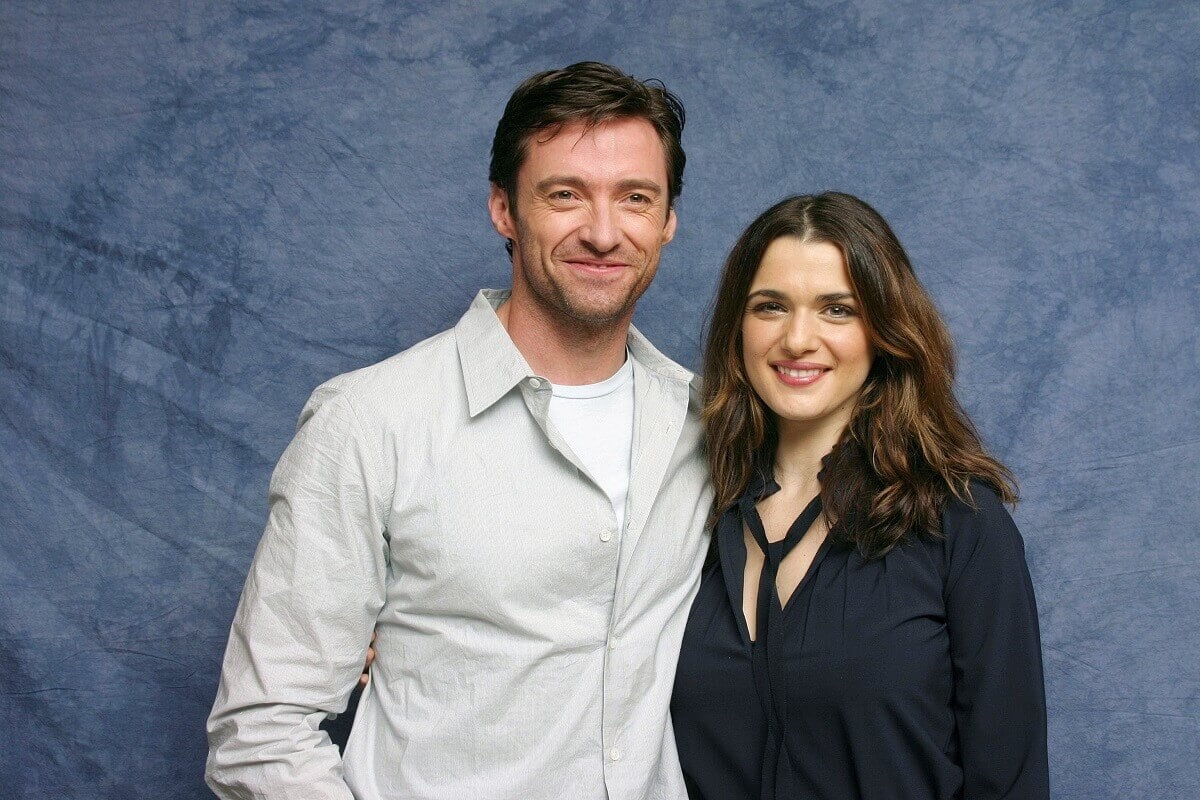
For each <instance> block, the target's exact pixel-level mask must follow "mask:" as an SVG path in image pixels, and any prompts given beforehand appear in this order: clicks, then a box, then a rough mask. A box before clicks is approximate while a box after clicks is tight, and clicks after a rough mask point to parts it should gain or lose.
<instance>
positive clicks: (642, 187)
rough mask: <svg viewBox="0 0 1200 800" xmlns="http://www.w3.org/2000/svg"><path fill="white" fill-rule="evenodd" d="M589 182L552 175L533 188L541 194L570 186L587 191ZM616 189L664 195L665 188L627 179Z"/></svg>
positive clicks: (653, 183)
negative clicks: (559, 187) (556, 187)
mask: <svg viewBox="0 0 1200 800" xmlns="http://www.w3.org/2000/svg"><path fill="white" fill-rule="evenodd" d="M587 185H588V183H587V181H585V180H584V179H583V178H580V177H578V176H577V175H550V176H547V177H545V178H543V179H542V180H540V181H538V182H537V184H536V185H535V186H534V187H533V188H534V189H536V190H537V191H539V192H544V191H547V190H549V189H552V188H554V187H555V186H568V187H570V188H572V189H586V188H587ZM616 188H617V190H618V191H622V192H631V191H640V192H645V193H646V194H662V193H663V187H662V185H661V184H660V183H658V182H657V181H652V180H647V179H644V178H626V179H625V180H623V181H617V184H616Z"/></svg>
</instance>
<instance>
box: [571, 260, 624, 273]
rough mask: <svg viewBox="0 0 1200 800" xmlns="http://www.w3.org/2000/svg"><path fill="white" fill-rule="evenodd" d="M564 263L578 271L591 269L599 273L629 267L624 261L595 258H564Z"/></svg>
mask: <svg viewBox="0 0 1200 800" xmlns="http://www.w3.org/2000/svg"><path fill="white" fill-rule="evenodd" d="M563 261H564V262H565V263H567V264H570V265H571V266H573V267H575V268H576V269H590V270H596V271H597V272H604V271H606V270H612V269H621V268H622V267H628V266H629V264H628V263H626V262H624V261H600V260H597V259H594V258H564V259H563Z"/></svg>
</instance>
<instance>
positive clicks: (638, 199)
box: [629, 194, 650, 203]
mask: <svg viewBox="0 0 1200 800" xmlns="http://www.w3.org/2000/svg"><path fill="white" fill-rule="evenodd" d="M629 202H631V203H649V202H650V198H649V197H646V195H644V194H631V195H629Z"/></svg>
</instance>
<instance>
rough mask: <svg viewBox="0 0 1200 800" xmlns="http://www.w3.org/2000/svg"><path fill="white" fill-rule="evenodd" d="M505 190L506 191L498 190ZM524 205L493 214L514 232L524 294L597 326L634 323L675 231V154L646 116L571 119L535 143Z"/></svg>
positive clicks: (516, 284)
mask: <svg viewBox="0 0 1200 800" xmlns="http://www.w3.org/2000/svg"><path fill="white" fill-rule="evenodd" d="M497 191H498V190H497ZM517 192H518V197H519V203H518V204H517V208H512V207H511V206H509V205H508V204H507V202H506V201H503V200H502V202H501V204H502V206H504V209H503V211H502V213H500V214H499V215H498V214H497V210H496V208H495V203H496V202H497V200H496V194H495V191H494V192H493V200H492V201H491V202H492V204H493V220H494V221H496V223H497V228H498V229H500V230H501V232H502V233H508V234H509V235H511V238H513V239H514V241H515V244H514V250H513V260H514V264H513V266H514V270H513V273H514V274H513V291H514V296H517V297H519V298H520V300H521V301H528V302H529V303H532V304H534V305H536V306H537V307H538V309H540V313H541V314H543V315H545V316H548V317H552V318H554V319H557V320H558V321H559V322H566V323H570V324H573V325H576V326H583V327H586V328H588V329H592V330H596V329H603V328H605V327H610V326H615V325H621V324H628V322H629V320H630V319H631V318H632V315H633V309H634V306H635V304H636V303H637V301H638V299H639V298H640V297H641V296H642V294H643V293H644V292H645V291H646V289H647V287H649V285H650V283H651V281H652V280H653V278H654V274H655V272H656V271H657V268H658V261H659V257H660V254H661V249H662V246H663V245H664V244H666V243H667V242H669V241H670V240H671V238H672V236H673V235H674V230H675V218H674V213H673V212H672V211H671V209H670V207H669V202H668V196H667V176H666V157H665V155H664V151H663V146H662V142H661V140H660V139H659V138H658V135H657V133H656V132H655V131H654V129H653V127H652V126H651V125H650V124H649V123H648V122H646V121H645V120H640V119H620V120H612V121H609V122H604V123H601V124H600V125H597V126H595V127H593V128H585V127H584V126H583V125H582V124H581V123H577V124H574V125H568V126H565V127H564V128H563V129H561V130H560V131H558V132H557V133H556V134H555V135H554V136H552V137H548V138H543V139H536V138H535V139H534V140H533V141H532V142H530V147H529V155H528V156H527V158H526V161H525V163H524V164H523V165H522V169H521V172H520V173H519V175H518V188H517Z"/></svg>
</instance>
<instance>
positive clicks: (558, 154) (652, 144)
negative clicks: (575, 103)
mask: <svg viewBox="0 0 1200 800" xmlns="http://www.w3.org/2000/svg"><path fill="white" fill-rule="evenodd" d="M527 168H528V169H527ZM563 168H575V169H583V170H590V169H598V170H603V171H613V170H617V171H622V172H631V173H641V174H652V175H653V177H655V178H656V179H658V180H663V181H665V180H666V177H667V154H666V149H665V147H664V146H663V142H662V139H661V138H660V137H659V135H658V132H657V131H656V130H655V129H654V126H653V125H651V124H650V122H649V121H648V120H645V119H643V118H641V117H618V118H616V119H609V120H602V121H600V122H597V123H594V124H593V123H590V122H588V121H585V120H577V121H572V122H568V123H564V124H562V125H558V126H554V127H552V128H546V129H542V130H541V131H535V132H533V133H532V134H530V137H529V140H528V145H527V149H526V157H525V160H524V162H523V163H522V166H521V170H520V171H521V172H522V173H525V174H526V175H528V176H529V177H533V175H532V173H541V172H544V171H546V170H550V171H560V170H562V169H563ZM664 185H665V184H664Z"/></svg>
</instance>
